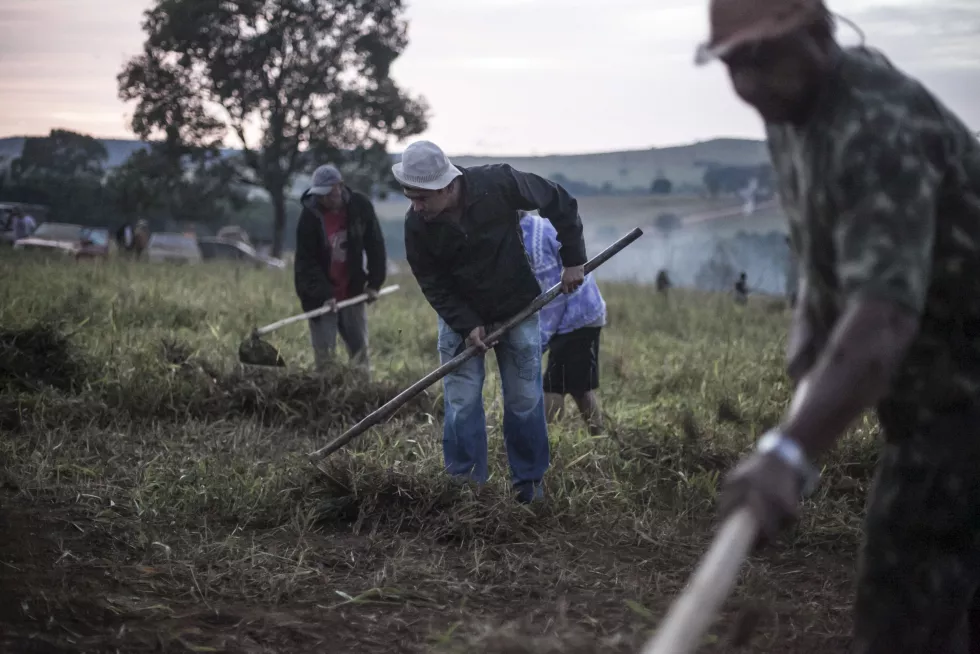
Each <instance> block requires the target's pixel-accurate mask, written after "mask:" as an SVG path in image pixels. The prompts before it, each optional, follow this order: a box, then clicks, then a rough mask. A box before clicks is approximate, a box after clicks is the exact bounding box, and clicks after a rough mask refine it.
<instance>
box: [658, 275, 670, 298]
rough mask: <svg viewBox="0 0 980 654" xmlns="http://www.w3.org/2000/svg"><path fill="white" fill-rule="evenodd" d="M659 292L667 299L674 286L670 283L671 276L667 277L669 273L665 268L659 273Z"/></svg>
mask: <svg viewBox="0 0 980 654" xmlns="http://www.w3.org/2000/svg"><path fill="white" fill-rule="evenodd" d="M656 284H657V292H658V293H660V294H661V295H662V296H663V297H667V292H668V291H669V290H670V287H671V286H672V284H671V283H670V276H668V275H667V271H666V270H664V269H663V268H661V269H660V271H659V272H658V273H657V281H656Z"/></svg>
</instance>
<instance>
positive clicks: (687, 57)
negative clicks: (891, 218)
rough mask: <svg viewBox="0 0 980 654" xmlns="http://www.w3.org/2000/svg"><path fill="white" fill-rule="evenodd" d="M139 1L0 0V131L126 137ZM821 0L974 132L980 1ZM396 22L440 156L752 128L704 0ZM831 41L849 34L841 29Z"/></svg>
mask: <svg viewBox="0 0 980 654" xmlns="http://www.w3.org/2000/svg"><path fill="white" fill-rule="evenodd" d="M150 4H151V1H150V0H2V2H0V98H3V100H2V102H0V136H13V135H24V134H31V135H37V134H44V133H47V132H48V131H49V130H50V129H52V128H65V129H71V130H75V131H81V132H84V133H88V134H92V135H95V136H100V137H104V138H132V133H131V132H130V130H129V129H128V120H129V112H130V111H131V107H130V106H127V105H125V104H124V103H122V101H120V100H119V99H118V96H117V90H116V75H117V74H118V73H119V71H120V70H121V69H122V67H123V64H124V62H125V61H126V60H127V59H128V58H129V57H131V56H133V55H134V54H136V53H138V52H139V50H140V47H141V43H142V40H143V35H142V32H141V28H140V22H141V17H142V12H143V10H144V9H146V8H147V7H149V6H150ZM828 4H829V6H830V8H831V9H832V10H834V11H839V12H841V13H843V14H844V16H845V17H846V18H849V19H850V20H852V21H854V22H855V23H856V24H857V25H858V26H859V27H860V28H861V29H862V30H863V32H864V33H865V38H866V42H867V43H868V44H869V45H873V46H876V47H878V48H881V49H882V50H883V51H884V52H885V53H886V54H887V55H888V56H889V57H890V58H891V59H892V61H893V62H894V63H896V64H897V65H898V66H899V67H901V68H902V69H903V70H905V71H906V72H908V73H910V74H912V75H913V76H915V77H917V78H918V79H920V80H921V81H923V82H924V83H925V84H926V85H927V86H928V87H929V88H930V89H931V90H932V91H933V92H935V93H936V94H937V96H938V97H939V98H940V99H941V100H942V101H943V102H945V103H946V104H947V105H948V106H949V107H950V108H952V109H953V111H955V112H957V113H958V114H959V115H960V117H961V118H963V119H964V120H965V121H966V122H967V124H969V125H970V126H971V127H973V128H974V129H976V130H978V131H980V38H978V37H980V1H978V0H836V1H832V2H829V3H828ZM406 17H407V18H408V20H409V21H410V27H409V40H410V42H409V46H408V47H407V49H406V50H405V52H404V54H403V55H402V56H401V57H400V58H399V59H398V61H397V62H396V63H395V65H394V67H393V69H392V75H393V77H395V79H396V80H397V81H398V83H399V84H401V85H402V86H403V87H405V88H406V89H407V90H409V91H410V92H411V93H412V94H420V95H422V96H424V97H425V99H426V100H427V101H428V103H429V105H430V108H431V114H430V121H429V129H428V131H427V132H426V133H425V134H422V135H420V136H418V137H414V138H427V139H430V140H432V141H435V142H436V143H438V144H439V145H441V146H442V147H443V149H444V150H446V151H447V152H448V153H449V154H457V155H458V154H485V155H491V156H503V155H540V154H568V153H582V152H602V151H611V150H622V149H643V148H650V147H662V146H667V145H677V144H683V143H690V142H693V141H700V140H706V139H710V138H714V137H719V136H724V137H744V138H762V125H761V123H760V121H759V119H758V117H757V116H756V115H755V114H754V113H752V112H751V111H750V110H749V109H748V108H747V107H745V106H744V105H743V104H742V103H741V102H740V101H739V100H738V99H737V98H736V97H735V95H734V94H733V92H732V91H731V87H730V84H729V82H728V79H727V77H726V76H725V74H724V70H723V68H722V67H721V65H720V64H717V63H715V64H712V65H709V66H706V67H703V68H699V67H695V66H694V64H693V57H694V50H695V48H696V46H697V44H698V43H699V42H700V41H701V40H702V39H704V38H705V37H706V34H707V31H708V24H707V2H706V1H704V2H702V1H693V0H655V1H651V0H604V1H603V2H594V1H590V2H585V1H583V0H411V1H410V2H409V4H408V9H407V11H406ZM839 36H840V38H841V40H842V41H843V42H844V43H845V44H854V43H857V42H858V40H859V36H858V35H857V33H856V32H855V31H854V30H853V29H852V28H851V27H849V26H847V25H841V27H840V31H839ZM412 140H414V139H412ZM403 146H404V144H401V145H394V146H393V149H395V150H399V149H400V148H401V147H403Z"/></svg>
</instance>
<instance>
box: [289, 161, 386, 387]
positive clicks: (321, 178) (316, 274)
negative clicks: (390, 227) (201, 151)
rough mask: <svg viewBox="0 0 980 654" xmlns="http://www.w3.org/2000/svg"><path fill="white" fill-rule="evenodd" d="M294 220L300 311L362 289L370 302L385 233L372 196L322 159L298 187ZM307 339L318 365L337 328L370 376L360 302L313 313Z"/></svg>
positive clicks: (382, 267) (381, 274) (381, 278)
mask: <svg viewBox="0 0 980 654" xmlns="http://www.w3.org/2000/svg"><path fill="white" fill-rule="evenodd" d="M300 202H301V204H302V205H303V211H302V213H301V214H300V217H299V222H298V223H297V224H296V260H295V263H294V267H293V273H294V284H295V287H296V294H297V295H298V296H299V301H300V304H301V305H302V307H303V311H304V312H306V311H312V310H313V309H318V308H320V307H322V306H324V305H330V306H333V307H336V305H337V303H338V302H341V301H343V300H346V299H349V298H352V297H354V296H357V295H361V294H362V293H366V294H367V295H368V297H369V298H370V299H369V301H370V302H374V301H375V300H376V299H377V297H378V291H380V290H381V286H382V285H383V284H384V282H385V277H386V276H387V273H388V262H387V254H386V251H385V241H384V235H383V234H382V232H381V225H380V223H379V222H378V216H377V214H376V213H375V211H374V205H373V204H372V203H371V199H370V198H368V197H367V196H366V195H364V194H363V193H360V192H358V191H355V190H353V189H351V188H350V187H348V186H347V185H346V184H344V181H343V178H342V176H341V174H340V171H339V170H337V168H336V167H334V166H332V165H330V164H326V165H323V166H320V167H319V168H317V169H316V170H315V171H313V179H312V186H311V187H310V188H309V189H308V190H307V191H306V192H304V193H303V195H302V197H301V199H300ZM309 323H310V341H311V343H312V345H313V355H314V358H315V360H316V366H317V369H318V370H321V371H322V370H323V369H324V367H325V366H326V365H327V362H328V361H329V360H330V359H331V358H332V357H333V356H334V350H335V348H336V344H337V334H338V332H339V333H340V337H341V338H342V339H343V340H344V345H345V346H346V348H347V352H348V355H349V356H350V359H351V361H353V362H354V363H355V365H357V366H359V367H360V369H361V370H363V371H364V372H365V373H366V374H367V376H368V378H370V357H369V354H368V324H367V307H366V306H365V303H363V302H362V303H360V304H355V305H354V306H349V307H344V308H342V309H340V310H339V311H333V312H331V313H327V314H324V315H322V316H318V317H316V318H312V319H310V321H309Z"/></svg>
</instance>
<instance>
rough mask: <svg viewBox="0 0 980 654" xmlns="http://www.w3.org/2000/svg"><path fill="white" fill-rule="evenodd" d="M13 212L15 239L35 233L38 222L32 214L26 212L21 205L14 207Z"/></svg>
mask: <svg viewBox="0 0 980 654" xmlns="http://www.w3.org/2000/svg"><path fill="white" fill-rule="evenodd" d="M12 213H13V232H14V240H17V239H20V238H27V237H28V236H30V235H31V234H33V233H34V230H35V229H37V223H36V222H34V218H33V217H32V216H30V215H29V214H25V213H24V210H23V209H21V208H19V207H18V208H16V209H14V210H13V212H12Z"/></svg>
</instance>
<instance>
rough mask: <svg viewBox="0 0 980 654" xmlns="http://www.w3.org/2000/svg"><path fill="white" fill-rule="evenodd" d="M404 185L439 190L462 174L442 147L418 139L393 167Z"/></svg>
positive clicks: (392, 170)
mask: <svg viewBox="0 0 980 654" xmlns="http://www.w3.org/2000/svg"><path fill="white" fill-rule="evenodd" d="M391 172H392V173H393V174H394V176H395V179H396V180H398V183H399V184H402V185H403V186H411V187H413V188H421V189H426V190H427V191H438V190H441V189H444V188H446V187H447V186H449V184H450V182H452V181H453V180H454V179H456V178H457V177H459V176H460V175H462V174H463V173H461V172H460V171H459V168H457V167H456V166H454V165H453V164H452V162H451V161H449V157H447V156H446V154H445V153H444V152H443V151H442V149H441V148H440V147H439V146H438V145H436V144H435V143H433V142H431V141H416V142H415V143H412V144H411V145H409V146H408V147H407V148H405V152H403V153H402V160H401V161H399V162H398V163H396V164H395V165H394V166H392V167H391Z"/></svg>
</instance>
